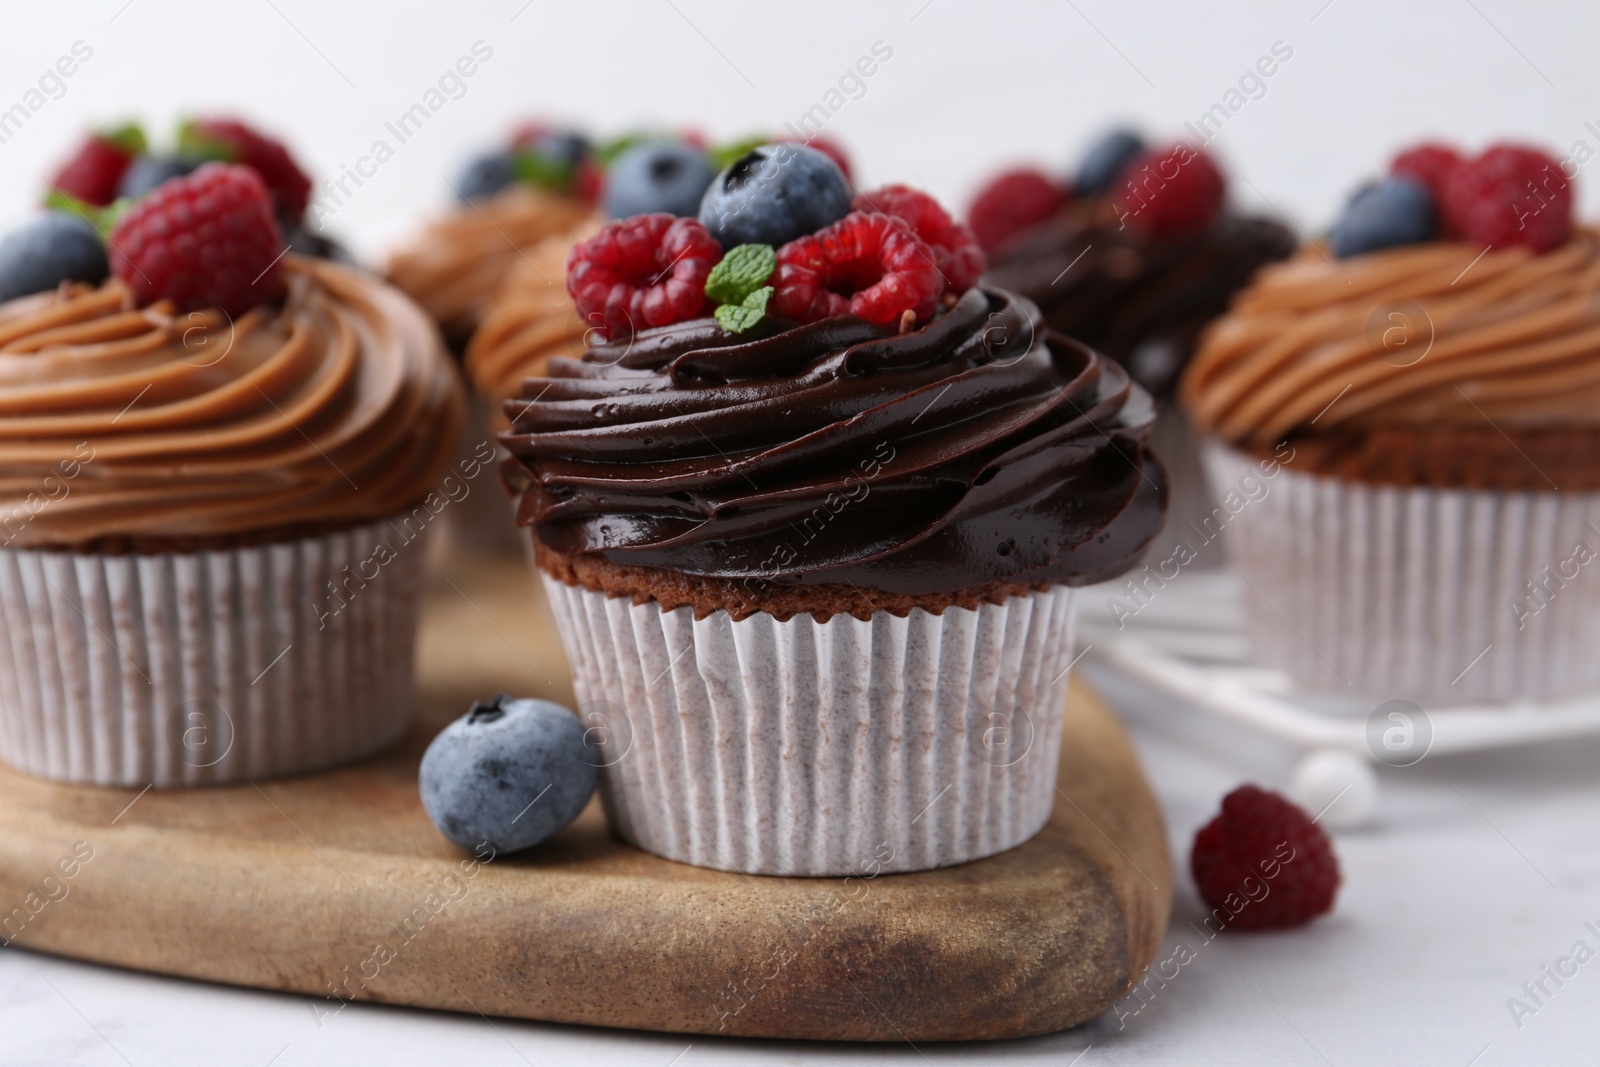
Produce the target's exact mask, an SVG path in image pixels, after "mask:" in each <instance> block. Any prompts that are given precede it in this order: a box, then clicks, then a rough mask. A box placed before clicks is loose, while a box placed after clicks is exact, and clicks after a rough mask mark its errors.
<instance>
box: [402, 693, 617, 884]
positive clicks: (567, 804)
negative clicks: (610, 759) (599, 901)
mask: <svg viewBox="0 0 1600 1067" xmlns="http://www.w3.org/2000/svg"><path fill="white" fill-rule="evenodd" d="M599 763H600V760H599V758H598V756H597V754H596V750H595V748H594V747H593V745H592V744H591V743H590V741H589V739H588V736H587V734H586V732H585V730H584V728H583V724H582V723H580V722H579V721H578V718H577V716H575V715H573V714H572V712H570V711H568V710H567V709H566V708H564V707H562V706H561V705H560V704H552V703H550V702H549V701H547V700H512V699H510V698H509V697H507V696H505V695H504V694H502V695H500V696H497V697H495V698H494V699H493V700H492V701H489V702H488V703H486V704H474V705H473V706H472V710H471V711H469V712H467V714H466V715H464V716H462V717H461V718H459V719H457V720H456V721H455V722H453V723H451V724H450V725H449V726H447V727H445V728H444V730H443V731H442V732H441V733H440V734H439V736H438V737H435V738H434V739H433V743H432V744H431V745H429V746H428V751H427V752H426V753H424V754H423V757H422V767H421V770H420V771H419V772H418V775H417V781H418V786H419V788H420V790H421V793H422V807H423V809H424V810H426V811H427V813H428V818H430V819H432V820H433V825H435V826H437V827H438V828H439V832H440V833H442V834H444V836H445V837H447V838H449V839H450V840H451V841H453V842H455V843H456V844H457V845H460V846H461V847H462V848H475V847H477V846H478V845H481V844H484V843H488V844H489V845H490V846H491V847H492V848H493V849H494V850H495V851H496V852H516V851H518V850H519V849H524V848H532V847H533V846H534V845H537V844H538V843H539V842H541V841H543V840H545V839H546V838H548V837H551V836H552V835H554V834H556V833H558V832H559V831H561V830H562V829H564V828H565V827H566V826H567V824H569V823H570V822H572V820H573V819H576V818H577V817H578V813H579V812H580V811H582V810H583V806H584V805H585V804H587V803H588V802H589V797H590V795H591V794H593V793H594V786H595V780H596V778H597V777H598V775H599V771H598V770H596V767H597V766H598V765H599Z"/></svg>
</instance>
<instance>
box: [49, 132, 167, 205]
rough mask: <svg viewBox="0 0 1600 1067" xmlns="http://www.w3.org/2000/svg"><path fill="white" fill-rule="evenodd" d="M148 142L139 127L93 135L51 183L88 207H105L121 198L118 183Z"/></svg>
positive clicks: (62, 167) (57, 172)
mask: <svg viewBox="0 0 1600 1067" xmlns="http://www.w3.org/2000/svg"><path fill="white" fill-rule="evenodd" d="M143 143H144V136H143V134H140V133H139V132H138V128H137V127H133V126H130V127H127V128H126V129H123V130H118V131H116V132H113V133H109V134H104V133H96V134H91V135H90V136H89V138H88V139H87V140H86V141H84V142H83V144H82V145H81V146H80V147H79V148H78V153H77V155H75V156H73V157H72V158H71V159H69V160H67V161H66V162H65V163H63V164H62V165H61V169H60V170H58V171H56V173H55V177H53V178H51V179H50V184H51V185H52V186H54V187H55V188H57V189H59V190H61V191H62V192H63V193H66V194H67V195H68V196H72V197H76V198H77V199H79V200H82V201H83V202H84V203H86V204H93V205H94V206H95V207H105V206H106V205H107V204H109V203H111V201H113V200H115V199H116V198H117V184H118V183H119V182H121V181H122V172H123V171H125V170H127V169H128V164H129V163H132V162H133V159H134V157H135V156H137V155H138V154H139V152H140V150H141V146H142V145H143Z"/></svg>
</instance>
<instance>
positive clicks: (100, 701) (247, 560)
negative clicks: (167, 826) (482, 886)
mask: <svg viewBox="0 0 1600 1067" xmlns="http://www.w3.org/2000/svg"><path fill="white" fill-rule="evenodd" d="M408 537H409V538H410V540H409V541H408ZM380 546H385V547H386V548H387V550H388V551H387V552H385V551H384V547H380ZM423 553H424V539H423V538H422V537H421V535H420V533H419V532H418V531H417V530H415V529H414V528H405V529H401V528H398V527H396V526H392V525H390V524H388V523H382V522H380V523H374V524H370V525H365V526H360V527H354V528H351V529H348V530H343V531H340V532H337V533H330V534H327V535H324V536H319V537H308V538H303V539H300V540H293V541H286V542H282V543H265V544H260V545H251V546H242V547H233V548H228V549H222V550H214V551H198V552H187V553H160V554H137V553H129V554H124V555H108V554H89V553H78V552H72V551H52V550H41V549H5V550H0V606H3V611H0V758H3V759H4V760H5V762H6V763H9V764H10V765H11V766H13V767H16V768H18V769H20V770H23V771H27V772H29V773H31V774H36V775H40V776H42V777H46V778H54V779H58V780H62V781H72V782H85V783H92V784H95V785H120V786H144V785H154V786H156V787H158V788H159V787H163V786H178V785H202V784H221V783H227V782H240V781H247V780H250V779H256V778H265V777H270V776H274V775H283V774H293V773H297V772H301V771H308V770H313V769H316V768H320V767H327V766H331V765H333V764H338V763H343V762H347V761H349V760H352V759H356V758H358V757H360V756H363V755H366V754H368V753H370V752H373V751H375V750H377V749H379V748H381V747H383V746H384V745H386V744H388V743H389V742H391V741H393V740H394V739H395V738H397V737H398V736H399V735H400V734H401V733H402V732H403V731H404V730H405V728H406V725H407V722H408V719H409V716H410V711H411V700H412V661H413V646H414V643H415V631H416V621H417V613H418V608H419V606H420V602H421V592H422V589H421V584H422V567H423ZM346 567H348V568H349V569H348V570H346V569H345V568H346Z"/></svg>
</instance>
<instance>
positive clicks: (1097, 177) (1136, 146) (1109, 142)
mask: <svg viewBox="0 0 1600 1067" xmlns="http://www.w3.org/2000/svg"><path fill="white" fill-rule="evenodd" d="M1143 151H1144V138H1142V137H1140V136H1139V135H1138V134H1137V133H1135V132H1134V131H1133V130H1130V129H1126V128H1123V127H1119V128H1117V129H1114V130H1107V131H1106V132H1105V133H1104V134H1102V135H1101V136H1100V139H1099V140H1097V141H1095V142H1094V144H1092V145H1090V146H1089V151H1087V152H1085V153H1084V154H1083V161H1082V162H1080V163H1079V164H1078V176H1077V177H1076V178H1074V179H1073V182H1072V191H1073V192H1074V193H1076V194H1077V195H1078V196H1099V195H1101V194H1102V193H1104V192H1106V191H1107V190H1108V189H1110V188H1111V183H1112V182H1114V181H1116V180H1117V175H1119V174H1121V173H1122V168H1123V167H1126V166H1127V165H1128V161H1129V160H1131V159H1132V158H1133V157H1134V156H1136V155H1138V154H1139V153H1140V152H1143Z"/></svg>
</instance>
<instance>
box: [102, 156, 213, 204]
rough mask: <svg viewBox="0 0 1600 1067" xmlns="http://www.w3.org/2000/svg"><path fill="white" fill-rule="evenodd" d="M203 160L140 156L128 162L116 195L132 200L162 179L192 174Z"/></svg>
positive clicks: (180, 157)
mask: <svg viewBox="0 0 1600 1067" xmlns="http://www.w3.org/2000/svg"><path fill="white" fill-rule="evenodd" d="M204 162H205V160H203V159H200V158H198V157H196V156H140V157H139V158H137V159H135V160H134V161H133V162H132V163H130V164H128V169H127V170H125V171H123V172H122V181H121V182H119V183H118V184H117V196H119V197H126V198H128V199H129V200H132V199H133V198H134V197H138V196H143V195H144V194H145V193H148V192H149V191H150V190H152V189H154V188H155V187H156V186H158V185H160V184H161V183H162V182H164V181H169V180H171V179H173V178H181V177H183V176H184V175H185V174H193V173H194V172H195V170H196V169H197V168H198V167H199V166H200V164H202V163H204Z"/></svg>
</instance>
